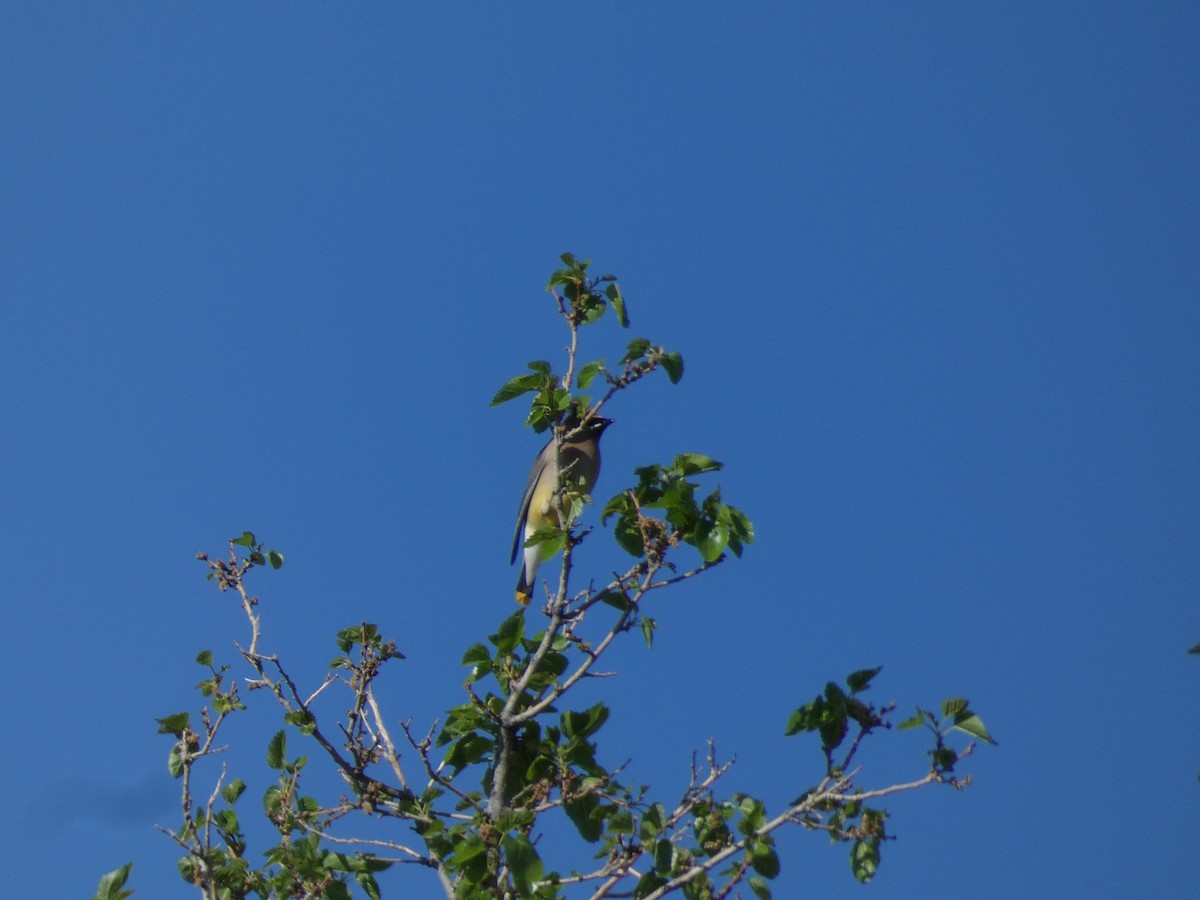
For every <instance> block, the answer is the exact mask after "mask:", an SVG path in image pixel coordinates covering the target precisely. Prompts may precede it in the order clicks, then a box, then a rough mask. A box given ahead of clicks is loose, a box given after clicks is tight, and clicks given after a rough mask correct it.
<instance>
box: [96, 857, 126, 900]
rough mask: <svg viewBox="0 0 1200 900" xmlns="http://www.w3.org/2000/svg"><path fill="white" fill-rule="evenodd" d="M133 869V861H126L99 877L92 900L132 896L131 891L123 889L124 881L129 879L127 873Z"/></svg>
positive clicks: (112, 899)
mask: <svg viewBox="0 0 1200 900" xmlns="http://www.w3.org/2000/svg"><path fill="white" fill-rule="evenodd" d="M132 870H133V863H131V862H128V863H125V865H123V866H121V868H119V869H113V870H112V871H111V872H109V873H108V874H107V875H103V876H101V878H100V884H99V886H98V887H97V888H96V894H95V896H93V897H92V900H125V898H126V897H131V896H133V891H123V890H121V888H123V887H125V882H126V881H128V880H129V873H130V872H131V871H132Z"/></svg>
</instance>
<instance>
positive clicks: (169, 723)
mask: <svg viewBox="0 0 1200 900" xmlns="http://www.w3.org/2000/svg"><path fill="white" fill-rule="evenodd" d="M190 718H191V717H190V715H189V714H188V713H186V712H177V713H173V714H172V715H169V716H163V717H162V718H161V719H155V720H154V721H155V722H157V723H158V731H157V732H155V733H156V734H173V735H175V737H182V736H183V732H184V730H185V729H187V727H188V723H189V720H190Z"/></svg>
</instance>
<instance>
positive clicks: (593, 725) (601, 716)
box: [560, 703, 608, 738]
mask: <svg viewBox="0 0 1200 900" xmlns="http://www.w3.org/2000/svg"><path fill="white" fill-rule="evenodd" d="M560 721H561V724H562V730H563V734H564V735H566V736H567V737H569V738H588V737H591V736H592V735H593V734H595V733H596V732H597V731H599V730H600V728H601V726H603V725H604V723H605V722H607V721H608V707H607V706H605V705H604V704H603V703H597V704H596V705H595V706H593V707H591V708H590V709H587V710H585V711H584V712H572V711H570V710H567V711H566V712H564V713H563V714H562V716H561V717H560Z"/></svg>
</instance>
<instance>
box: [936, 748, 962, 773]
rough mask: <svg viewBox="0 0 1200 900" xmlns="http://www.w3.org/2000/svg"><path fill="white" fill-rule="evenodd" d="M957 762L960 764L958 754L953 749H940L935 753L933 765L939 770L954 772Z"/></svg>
mask: <svg viewBox="0 0 1200 900" xmlns="http://www.w3.org/2000/svg"><path fill="white" fill-rule="evenodd" d="M956 762H958V754H957V753H955V752H954V749H953V748H952V747H938V748H937V749H936V750H934V751H933V765H934V767H935V768H937V769H941V770H942V771H945V772H953V771H954V764H955V763H956Z"/></svg>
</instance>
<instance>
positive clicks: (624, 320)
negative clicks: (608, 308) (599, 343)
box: [604, 281, 629, 328]
mask: <svg viewBox="0 0 1200 900" xmlns="http://www.w3.org/2000/svg"><path fill="white" fill-rule="evenodd" d="M604 295H605V296H606V297H608V302H609V303H611V304H612V308H613V312H615V313H616V314H617V321H618V322H620V323H621V327H622V328H628V327H629V313H628V311H627V310H626V308H625V298H624V297H623V296H622V295H621V289H620V288H619V287H618V286H617V283H616V282H615V281H614V282H613V283H612V284H609V285H608V286H607V287H605V289H604Z"/></svg>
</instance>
